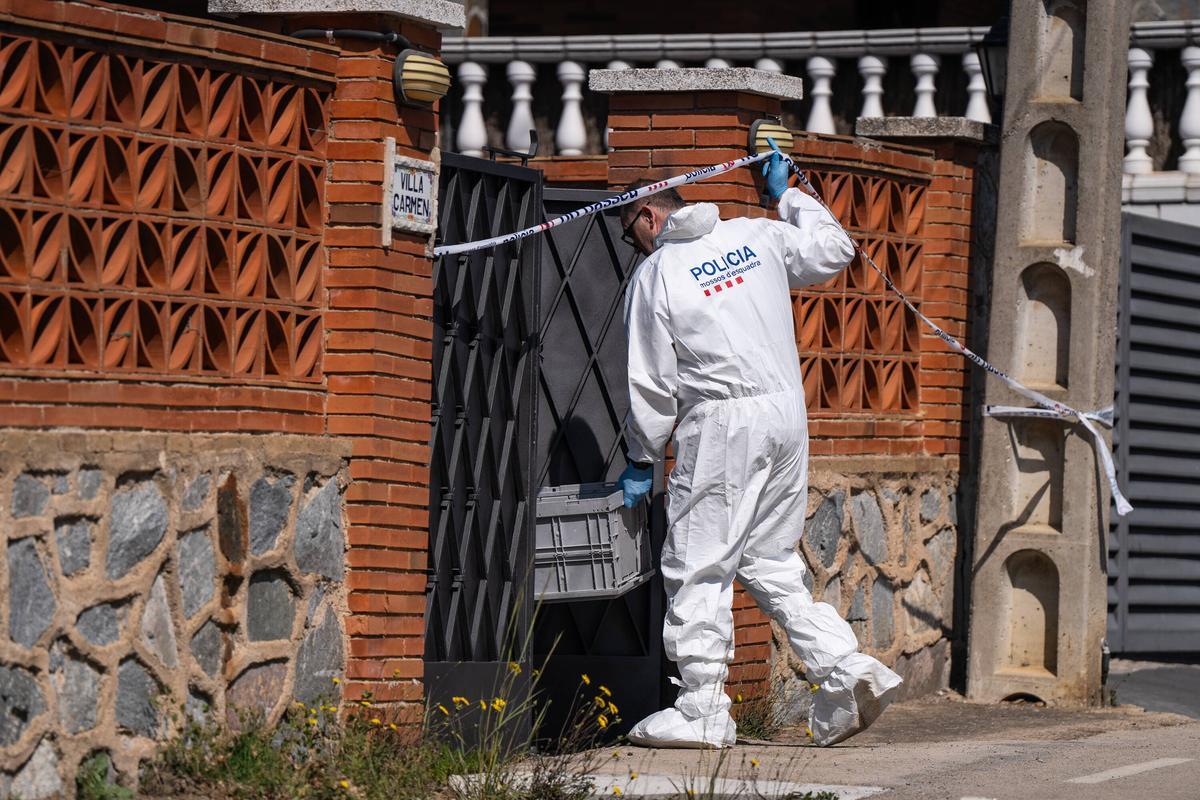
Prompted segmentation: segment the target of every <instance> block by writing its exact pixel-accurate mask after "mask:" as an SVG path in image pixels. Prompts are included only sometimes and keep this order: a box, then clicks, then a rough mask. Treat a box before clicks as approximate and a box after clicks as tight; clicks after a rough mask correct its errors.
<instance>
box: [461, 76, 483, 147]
mask: <svg viewBox="0 0 1200 800" xmlns="http://www.w3.org/2000/svg"><path fill="white" fill-rule="evenodd" d="M458 80H459V82H460V83H461V84H462V85H463V111H462V119H460V120H459V121H458V136H457V141H456V142H455V144H456V145H457V146H458V152H460V153H462V154H463V155H467V156H475V157H476V158H479V157H482V156H483V148H484V145H486V144H487V125H486V124H485V123H484V121H483V85H484V84H485V83H487V70H486V69H484V67H483V65H482V64H477V63H475V62H474V61H464V62H462V63H461V64H459V65H458Z"/></svg>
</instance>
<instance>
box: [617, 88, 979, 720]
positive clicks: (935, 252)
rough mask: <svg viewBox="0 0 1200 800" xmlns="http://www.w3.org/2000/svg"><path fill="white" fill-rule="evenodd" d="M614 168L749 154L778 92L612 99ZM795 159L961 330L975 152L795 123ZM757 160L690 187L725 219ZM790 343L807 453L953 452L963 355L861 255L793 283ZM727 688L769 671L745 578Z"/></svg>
mask: <svg viewBox="0 0 1200 800" xmlns="http://www.w3.org/2000/svg"><path fill="white" fill-rule="evenodd" d="M609 109H610V111H609V120H608V125H609V127H610V128H611V131H612V132H611V133H610V134H609V143H610V146H611V147H612V150H613V152H611V153H610V154H609V170H608V180H609V186H610V188H613V189H617V188H623V187H624V186H625V185H626V184H627V183H629V182H630V181H632V180H634V179H636V178H640V177H642V176H644V175H646V174H647V173H648V172H649V173H652V174H655V175H656V176H666V175H671V174H678V173H679V172H681V171H683V170H685V169H688V168H693V167H699V166H706V165H709V164H716V163H719V162H722V161H726V160H730V159H733V158H738V157H740V156H742V155H745V153H746V146H747V142H748V139H749V126H750V124H751V123H752V122H753V121H754V120H756V119H759V118H761V117H763V116H764V115H766V114H777V113H778V110H779V104H778V102H777V101H774V100H768V99H765V98H761V97H757V96H754V95H748V94H742V93H728V92H697V93H665V94H664V93H655V94H643V95H635V94H618V95H614V96H612V97H611V99H610V105H609ZM796 136H797V138H796V144H795V147H794V149H793V153H792V155H793V156H794V157H795V158H796V160H797V162H798V163H799V164H800V165H801V167H803V168H804V169H805V171H806V174H807V175H808V176H809V179H810V180H811V181H812V183H813V184H814V186H815V187H816V189H817V191H818V192H819V193H820V194H821V196H822V197H823V199H824V200H825V201H826V202H827V203H828V205H829V206H830V208H831V210H832V211H833V213H834V214H835V215H836V216H837V217H838V219H839V220H840V221H841V223H842V224H843V225H844V226H845V227H846V229H847V230H848V231H850V233H851V235H852V236H854V238H855V239H856V240H858V241H859V242H860V243H862V244H863V246H864V247H865V248H866V249H867V250H868V252H869V253H871V255H872V258H873V259H875V261H876V263H877V264H878V265H879V266H880V267H881V268H882V269H884V270H885V271H886V272H887V273H888V275H889V277H890V278H892V280H893V281H894V282H896V283H897V285H899V286H901V288H902V290H903V291H905V293H906V294H908V295H909V297H910V299H912V300H913V301H914V302H915V303H916V304H917V305H918V307H920V308H921V309H922V311H923V312H924V313H925V314H927V315H928V316H929V317H930V318H931V319H932V320H933V321H934V322H936V323H937V324H939V325H940V326H942V327H943V328H944V329H946V330H947V331H948V332H949V333H951V334H952V335H954V336H957V337H960V338H962V337H965V336H966V334H967V330H966V321H967V301H968V298H967V257H968V255H969V252H970V228H969V222H970V209H971V194H970V193H971V187H972V185H973V179H974V175H973V166H972V165H973V164H974V163H975V162H974V153H973V151H972V150H971V148H970V147H969V146H964V145H958V146H955V145H947V146H944V147H939V148H938V149H937V150H936V151H931V150H929V149H924V148H913V147H904V146H898V145H889V144H880V143H877V142H872V143H870V144H869V145H868V144H866V143H863V142H861V141H858V140H855V139H852V138H846V137H835V136H817V135H809V134H803V133H797V134H796ZM756 175H757V172H756V171H754V170H738V171H735V172H732V173H726V174H725V175H722V176H720V177H718V178H716V179H712V180H707V181H704V182H701V183H699V184H692V185H691V186H687V187H683V188H682V189H681V193H682V194H683V195H684V198H685V199H686V200H688V201H690V202H698V201H707V202H714V203H717V204H718V206H719V208H720V210H721V215H722V216H723V217H730V216H734V215H742V216H762V215H764V214H766V213H767V212H766V211H765V210H764V209H763V208H762V207H761V206H760V191H761V186H760V185H759V184H758V183H757V180H758V179H757V178H756ZM794 303H795V312H796V326H797V346H798V349H799V351H800V355H801V365H802V369H803V372H804V376H805V394H806V400H807V402H808V406H809V431H810V435H811V443H810V448H811V453H812V454H813V455H814V456H817V457H819V456H834V455H836V456H857V455H887V456H906V455H941V454H946V455H951V456H957V455H958V454H959V453H961V452H962V445H963V441H964V436H965V432H964V428H963V420H964V414H965V411H964V409H965V406H964V403H965V397H964V391H965V387H966V381H967V364H966V362H965V361H964V360H963V359H962V358H961V357H960V356H958V355H956V354H954V353H952V352H950V350H949V348H948V347H946V346H945V345H944V344H943V343H942V342H941V341H940V340H939V339H937V338H936V336H935V335H934V334H932V333H931V332H929V331H928V330H927V329H925V328H924V327H923V326H922V325H921V324H920V323H919V321H918V320H917V318H916V317H915V315H912V314H911V312H906V311H905V309H904V308H903V306H902V304H901V303H900V301H899V300H898V299H897V298H895V297H894V295H892V294H891V293H890V292H888V290H887V289H886V287H885V286H884V284H883V281H882V279H880V278H879V277H878V275H876V274H875V273H874V272H873V271H872V270H871V269H870V267H869V266H868V265H867V264H866V263H864V261H863V259H862V258H861V256H860V257H858V258H857V259H856V260H855V262H854V263H853V264H851V266H850V267H848V268H847V269H846V270H845V271H843V273H842V274H841V275H839V276H838V277H837V278H836V279H834V280H832V281H830V282H828V283H826V284H823V285H821V286H816V287H812V288H811V289H807V290H805V291H803V292H798V293H796V295H795V297H794ZM734 623H735V648H736V649H735V660H734V663H733V664H732V665H731V667H730V675H729V685H728V691H729V693H730V694H731V695H738V694H741V695H743V696H744V697H745V698H751V697H756V696H761V695H762V694H763V693H764V692H765V691H766V682H767V679H768V677H769V674H770V669H771V666H770V664H771V629H770V623H769V622H768V620H767V618H766V617H765V616H764V615H763V614H762V613H761V612H760V611H758V609H757V608H756V607H755V606H754V602H753V601H752V600H751V599H750V597H749V596H748V595H747V594H746V593H745V592H744V591H743V590H742V589H741V588H740V587H738V590H737V592H736V595H735V599H734Z"/></svg>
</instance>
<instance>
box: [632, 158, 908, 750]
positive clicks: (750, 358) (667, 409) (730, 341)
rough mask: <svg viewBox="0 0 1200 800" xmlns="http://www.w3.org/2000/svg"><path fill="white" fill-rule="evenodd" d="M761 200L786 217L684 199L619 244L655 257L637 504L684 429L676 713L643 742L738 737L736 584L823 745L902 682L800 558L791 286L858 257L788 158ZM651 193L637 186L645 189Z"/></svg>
mask: <svg viewBox="0 0 1200 800" xmlns="http://www.w3.org/2000/svg"><path fill="white" fill-rule="evenodd" d="M766 172H767V189H768V192H769V193H770V195H771V196H772V198H773V199H775V200H776V201H777V202H778V210H779V217H780V220H782V221H776V220H768V219H746V218H738V219H730V220H724V221H723V220H721V219H720V218H719V217H718V214H717V207H716V206H715V205H712V204H710V203H697V204H694V205H685V204H684V202H683V199H682V198H681V197H680V195H679V193H678V192H676V191H675V190H674V189H670V190H667V191H664V192H660V193H658V194H655V195H651V196H650V197H648V198H645V199H643V200H639V201H636V202H634V203H631V204H629V205H627V206H624V207H623V208H622V215H621V223H622V225H623V226H624V228H625V238H626V240H627V241H629V242H630V243H631V244H633V245H634V246H635V247H636V248H637V249H638V250H640V251H641V252H642V253H643V254H645V255H646V256H647V257H646V259H645V260H644V261H643V262H642V263H641V265H640V266H639V267H638V269H637V272H636V273H635V274H634V276H633V278H632V281H631V283H630V286H629V290H628V294H627V296H626V306H625V329H626V333H627V335H628V339H629V398H630V410H629V415H628V417H627V418H626V435H627V441H628V444H629V460H630V464H629V466H628V467H627V468H626V470H625V472H624V473H622V475H621V479H620V481H621V485H622V488H623V489H624V490H625V502H626V504H627V505H630V506H632V505H633V504H634V503H636V502H638V501H639V500H640V498H641V497H643V496H644V495H645V494H646V493H647V492H649V490H650V485H651V479H652V475H653V466H654V463H655V462H658V461H660V460H662V459H663V451H664V448H665V446H666V444H667V440H668V439H669V438H671V436H672V433H673V434H674V455H675V467H674V469H672V471H671V474H670V478H669V480H668V483H667V518H668V525H669V527H668V531H667V538H666V542H665V544H664V545H663V551H662V574H663V582H664V585H665V587H666V592H667V612H666V620H665V622H664V624H663V642H664V644H665V646H666V652H667V655H668V656H669V657H670V658H671V659H672V660H673V661H675V663H676V664H677V665H678V667H679V675H680V680H679V681H678V683H679V686H680V692H679V697H678V699H677V700H676V701H675V705H674V707H672V708H667V709H664V710H663V711H659V712H656V713H654V714H651V715H650V716H649V717H647V718H646V719H644V720H642V721H641V722H639V723H638V724H637V725H636V726H634V728H633V730H632V731H631V732H630V734H629V738H630V740H631V741H633V742H635V743H637V744H642V745H646V746H651V747H727V746H730V745H732V744H733V743H734V741H735V739H736V725H735V723H734V721H733V718H732V717H731V716H730V714H729V706H730V701H729V698H728V696H727V695H726V694H725V691H724V685H725V679H726V676H727V675H728V663H729V661H730V659H731V658H732V656H733V611H732V601H733V580H734V578H735V577H736V578H737V579H738V580H739V581H741V583H742V585H743V586H745V587H746V589H747V590H748V591H749V592H750V594H751V595H752V596H753V597H754V600H755V602H757V603H758V605H759V607H760V608H762V610H763V611H764V612H766V613H767V614H768V615H769V616H770V617H771V618H772V619H774V620H775V621H776V622H778V623H779V624H780V625H781V626H782V627H783V629H784V630H785V631H786V632H787V635H788V639H789V641H790V642H791V645H792V647H793V648H794V649H795V651H796V653H797V655H798V656H799V657H800V658H801V659H802V660H803V661H804V664H805V666H806V667H807V669H808V677H809V679H810V680H811V681H812V682H813V683H814V684H818V685H819V687H820V688H819V689H817V690H816V693H815V695H814V697H813V701H814V702H813V711H812V716H811V722H810V728H811V730H812V736H813V741H814V742H815V743H817V744H820V745H828V744H834V743H836V742H839V741H841V740H843V739H845V738H846V737H848V736H852V735H853V734H855V733H857V732H858V731H860V730H862V729H863V728H865V727H866V726H867V725H869V724H870V723H871V722H872V721H874V719H875V718H876V717H877V716H878V715H879V714H880V712H882V710H883V708H884V706H886V705H887V703H889V702H890V701H891V699H892V697H893V696H894V694H895V692H896V689H897V688H898V687H899V685H900V683H901V680H900V677H899V676H898V675H896V674H895V673H894V672H892V671H891V670H889V669H888V668H887V667H885V666H884V665H883V664H881V663H879V662H878V661H876V660H875V659H874V658H871V657H870V656H867V655H864V654H862V653H859V652H858V642H857V641H856V639H855V637H854V633H853V631H851V629H850V626H849V625H848V624H847V623H846V621H845V620H843V619H842V618H841V617H839V616H838V614H837V610H836V609H835V608H834V607H833V606H831V605H828V604H827V603H814V602H813V600H812V595H811V594H810V593H809V591H808V589H806V588H805V586H804V571H805V569H806V567H805V565H804V562H803V560H801V558H800V556H799V554H798V553H797V552H796V544H797V542H798V541H799V540H800V536H801V533H802V532H803V528H804V517H805V507H806V503H807V495H808V421H807V416H806V413H805V405H804V387H803V383H802V382H801V378H800V360H799V356H798V355H797V353H796V337H795V328H794V325H793V321H792V303H791V297H790V295H789V290H790V289H799V288H801V287H803V286H809V285H811V284H816V283H821V282H823V281H826V280H829V279H830V278H832V277H833V276H834V275H836V274H837V273H838V272H839V271H840V270H841V269H843V268H844V267H845V266H846V265H847V264H849V263H850V261H851V259H852V258H853V257H854V247H853V244H852V243H851V241H850V238H849V237H848V236H847V235H846V233H845V231H843V230H842V228H841V226H839V225H838V223H837V222H836V220H834V219H833V218H832V217H831V216H830V215H829V213H828V212H827V211H826V210H825V209H824V208H823V207H822V206H821V205H820V203H818V202H817V201H816V200H815V199H814V198H812V197H810V196H809V195H807V194H805V193H804V192H802V191H800V190H799V189H796V188H788V186H787V182H788V174H789V173H788V167H787V164H786V162H785V161H784V160H783V159H782V158H780V157H779V155H778V154H775V155H773V156H772V159H771V161H770V162H769V163H768V167H767V169H766ZM649 183H651V181H638V182H637V183H635V184H634V185H633V186H631V187H630V188H631V189H632V188H638V187H640V186H644V185H646V184H649Z"/></svg>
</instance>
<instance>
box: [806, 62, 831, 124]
mask: <svg viewBox="0 0 1200 800" xmlns="http://www.w3.org/2000/svg"><path fill="white" fill-rule="evenodd" d="M807 67H808V77H810V78H811V79H812V101H813V102H812V109H811V110H810V111H809V112H808V122H807V123H805V129H806V130H810V131H812V132H813V133H837V129H836V128H835V127H834V126H833V109H832V108H830V105H829V98H830V97H831V96H832V95H833V89H832V88H830V85H829V84H830V81H832V80H833V76H834V74H835V72H836V71H837V70H836V68H835V67H834V65H833V62H832V61H830V60H829V59H828V58H824V57H822V56H813V57H812V58H810V59H809V60H808V64H807Z"/></svg>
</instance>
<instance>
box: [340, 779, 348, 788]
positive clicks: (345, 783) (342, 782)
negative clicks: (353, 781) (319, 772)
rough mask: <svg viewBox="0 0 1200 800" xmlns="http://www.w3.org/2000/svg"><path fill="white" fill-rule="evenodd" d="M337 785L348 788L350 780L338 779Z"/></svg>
mask: <svg viewBox="0 0 1200 800" xmlns="http://www.w3.org/2000/svg"><path fill="white" fill-rule="evenodd" d="M338 786H340V787H342V788H343V789H349V788H350V781H347V780H340V781H338Z"/></svg>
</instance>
